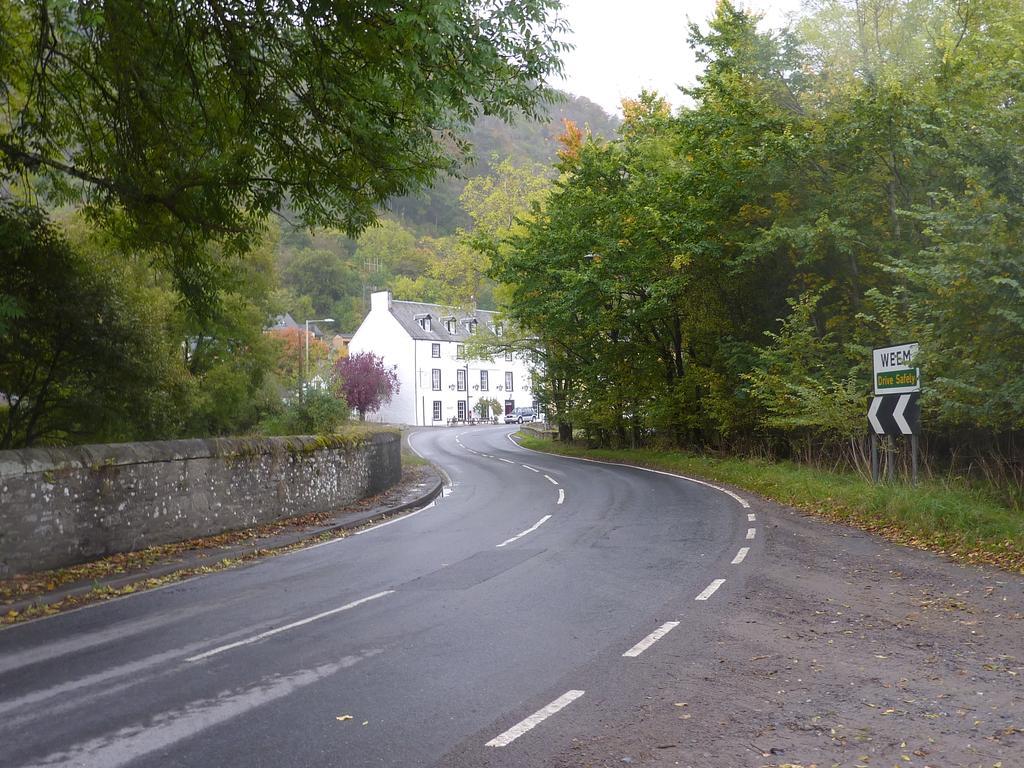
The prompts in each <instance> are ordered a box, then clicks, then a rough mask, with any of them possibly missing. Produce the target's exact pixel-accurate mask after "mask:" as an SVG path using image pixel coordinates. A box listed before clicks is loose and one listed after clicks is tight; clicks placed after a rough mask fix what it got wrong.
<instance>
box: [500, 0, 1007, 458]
mask: <svg viewBox="0 0 1024 768" xmlns="http://www.w3.org/2000/svg"><path fill="white" fill-rule="evenodd" d="M690 45H691V46H692V47H693V49H694V51H695V53H696V56H697V58H698V59H699V60H700V61H702V62H703V63H704V64H705V70H704V72H703V74H702V75H701V77H700V78H699V79H698V82H697V84H696V86H694V87H693V88H691V89H688V91H687V94H688V95H689V96H690V98H691V99H692V101H693V106H692V107H691V108H685V109H682V110H680V111H679V112H678V113H676V114H674V115H673V114H671V113H670V111H669V110H668V108H667V106H666V105H665V104H664V102H662V101H660V100H659V99H658V98H657V97H656V96H655V95H653V94H641V96H640V97H639V98H637V99H633V100H629V101H627V102H625V103H624V107H623V112H624V121H623V123H622V125H621V127H620V130H619V135H618V137H617V138H616V139H615V140H613V141H607V142H606V141H600V140H596V139H594V138H593V137H590V138H588V137H585V136H583V135H581V134H580V133H579V132H567V134H566V139H565V149H564V151H563V152H562V153H561V156H560V157H561V162H560V165H559V171H560V174H561V175H560V177H559V179H558V181H557V182H556V184H555V187H554V190H553V191H552V193H551V194H550V195H549V196H548V197H547V198H546V201H544V202H543V203H542V205H541V206H540V207H539V208H538V209H537V212H536V215H535V216H534V217H532V220H531V221H529V222H528V223H527V225H526V230H525V231H524V232H520V233H515V234H513V236H512V237H510V238H507V239H506V246H507V247H506V248H505V249H504V250H502V251H496V253H497V255H495V256H492V259H493V266H492V272H491V273H492V276H493V277H495V278H496V279H498V280H500V281H502V282H503V283H505V284H506V286H507V287H506V288H505V289H504V293H503V294H502V295H503V296H504V297H505V299H506V307H505V309H506V311H507V313H508V314H509V315H510V316H511V317H512V318H513V319H514V320H515V322H516V323H517V324H519V325H520V326H521V327H522V328H523V329H524V331H525V333H526V334H527V335H528V336H530V337H532V338H533V339H534V340H535V347H536V354H538V355H539V356H541V358H542V359H543V360H544V362H545V368H544V377H545V380H544V382H542V388H541V390H540V392H539V397H540V398H541V400H542V401H544V402H545V407H546V410H547V412H548V413H549V414H554V415H556V416H557V418H558V419H560V420H562V421H563V426H564V425H565V424H572V425H573V426H575V427H577V428H582V429H583V430H584V431H585V433H586V434H587V435H588V436H589V437H590V439H592V440H595V441H599V442H606V443H629V442H636V441H638V440H644V439H648V438H649V436H650V435H652V434H655V435H657V436H658V437H659V439H663V440H668V441H671V442H674V443H676V444H681V445H689V446H695V447H713V448H730V449H733V450H753V449H755V448H756V449H758V450H764V449H765V448H767V449H768V450H771V451H777V452H781V453H784V454H789V455H797V454H799V455H808V451H807V446H816V450H814V451H810V453H811V454H816V455H822V454H824V455H828V456H835V455H836V451H845V452H846V455H847V457H848V458H855V457H856V456H858V455H859V453H860V449H859V447H858V445H857V443H858V442H859V440H858V438H859V437H860V436H862V435H864V434H865V432H866V424H865V412H866V407H867V397H868V395H869V390H870V349H871V347H872V346H885V345H887V344H889V343H897V342H902V341H910V340H917V341H919V342H920V343H921V345H922V352H921V360H920V362H921V364H922V367H923V375H924V381H925V387H926V389H925V392H924V395H923V405H924V410H925V416H924V418H925V423H926V424H927V425H928V427H929V435H930V438H931V439H932V444H933V446H934V448H935V450H937V451H939V450H942V448H943V446H944V445H945V444H947V443H953V442H959V443H960V444H961V447H963V446H964V445H967V446H970V449H969V452H971V453H972V455H976V454H977V452H978V451H986V450H989V448H991V447H992V446H993V445H996V444H1000V445H1001V446H1002V448H1001V449H1000V450H1009V451H1010V454H1012V455H1017V456H1018V457H1019V451H1017V453H1016V454H1014V453H1013V451H1012V450H1010V448H1008V446H1009V447H1011V448H1012V446H1013V445H1014V444H1015V442H1016V438H1015V436H1016V435H1019V431H1020V430H1021V428H1022V427H1024V421H1022V409H1021V403H1022V402H1024V399H1022V395H1024V391H1022V390H1021V382H1022V381H1024V358H1022V357H1021V349H1022V347H1021V345H1020V343H1019V340H1020V338H1021V331H1022V330H1024V328H1022V325H1021V323H1022V318H1024V311H1022V307H1024V292H1022V286H1024V257H1022V255H1021V250H1020V243H1021V242H1022V241H1024V231H1022V226H1024V206H1022V202H1021V199H1020V189H1021V188H1022V185H1024V155H1022V149H1021V148H1022V147H1024V141H1022V139H1024V135H1022V131H1024V119H1022V118H1024V114H1022V113H1021V109H1022V108H1024V107H1022V105H1024V93H1022V88H1024V85H1022V81H1021V79H1020V77H1019V62H1017V58H1019V56H1018V55H1017V52H1019V51H1020V50H1021V49H1022V47H1024V16H1022V14H1021V13H1020V7H1019V3H1015V2H1013V1H1012V0H991V1H990V2H973V1H972V0H866V1H864V0H858V1H857V2H853V0H819V1H818V2H815V3H812V4H810V6H809V10H808V11H807V12H805V15H804V17H803V18H802V19H801V20H800V21H799V23H798V25H797V27H796V28H795V30H783V31H761V30H759V28H758V24H757V19H756V17H754V16H753V15H751V14H749V13H747V12H745V11H742V10H740V9H739V8H737V7H736V6H735V5H733V4H732V3H730V2H728V0H722V2H719V4H718V7H717V10H716V12H715V14H714V16H713V17H712V18H711V19H710V21H709V23H708V25H707V26H706V27H698V26H696V25H693V26H691V29H690ZM981 430H987V431H988V433H989V434H990V435H994V436H993V437H991V438H988V439H981V438H980V437H979V435H981V434H982V433H981ZM954 436H955V437H954ZM1017 460H1019V458H1018V459H1013V460H1012V461H1017Z"/></svg>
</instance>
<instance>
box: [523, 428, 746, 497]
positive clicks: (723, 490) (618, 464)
mask: <svg viewBox="0 0 1024 768" xmlns="http://www.w3.org/2000/svg"><path fill="white" fill-rule="evenodd" d="M513 434H515V433H514V432H509V433H507V434H506V435H505V437H507V438H508V441H509V442H510V443H512V445H514V446H516V447H517V448H519V449H520V450H523V451H530V452H531V453H544V451H535V450H533V449H532V448H526V447H524V446H522V445H519V443H517V442H516V441H515V440H513V439H512V435H513ZM545 455H546V456H557V457H558V458H561V459H570V460H572V461H589V462H590V463H591V464H607V465H608V466H612V467H627V468H629V469H638V470H640V471H641V472H653V473H654V474H656V475H667V476H668V477H678V478H679V479H680V480H686V481H687V482H690V483H696V484H697V485H703V486H705V487H707V488H712V489H714V490H716V491H719V492H721V493H724V494H726V495H727V496H731V497H732V498H734V499H735V500H736V501H738V502H739V504H740V506H741V507H743V508H744V509H750V502H749V501H747V500H746V499H744V498H743V497H742V496H740V495H739V494H738V493H735V492H733V491H730V490H729V489H728V488H722V487H721V486H718V485H713V484H712V483H707V482H705V481H703V480H698V479H697V478H695V477H688V476H687V475H680V474H678V473H676V472H665V471H663V470H660V469H651V468H650V467H638V466H637V465H635V464H626V463H624V462H621V461H601V460H600V459H585V458H583V457H582V456H566V455H564V454H561V453H547V454H545ZM523 466H526V465H525V464H524V465H523Z"/></svg>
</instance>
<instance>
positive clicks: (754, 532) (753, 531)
mask: <svg viewBox="0 0 1024 768" xmlns="http://www.w3.org/2000/svg"><path fill="white" fill-rule="evenodd" d="M756 535H757V528H747V538H748V539H752V538H754V537H755V536H756Z"/></svg>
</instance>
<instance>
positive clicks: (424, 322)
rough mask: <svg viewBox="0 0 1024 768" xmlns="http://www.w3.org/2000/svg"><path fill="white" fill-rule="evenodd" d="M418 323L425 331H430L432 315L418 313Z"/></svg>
mask: <svg viewBox="0 0 1024 768" xmlns="http://www.w3.org/2000/svg"><path fill="white" fill-rule="evenodd" d="M416 323H417V325H419V327H420V328H422V329H423V330H424V331H429V330H430V315H417V316H416Z"/></svg>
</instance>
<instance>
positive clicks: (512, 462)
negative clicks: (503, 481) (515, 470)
mask: <svg viewBox="0 0 1024 768" xmlns="http://www.w3.org/2000/svg"><path fill="white" fill-rule="evenodd" d="M498 461H504V462H505V463H506V464H515V462H514V461H512V459H503V458H501V457H500V456H499V457H498Z"/></svg>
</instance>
